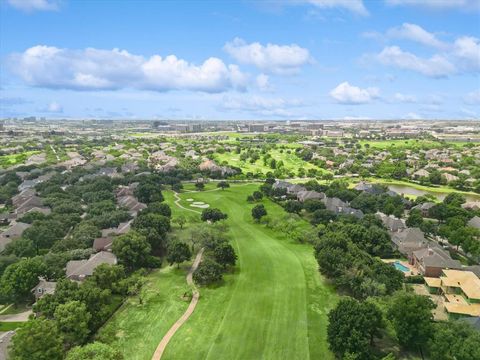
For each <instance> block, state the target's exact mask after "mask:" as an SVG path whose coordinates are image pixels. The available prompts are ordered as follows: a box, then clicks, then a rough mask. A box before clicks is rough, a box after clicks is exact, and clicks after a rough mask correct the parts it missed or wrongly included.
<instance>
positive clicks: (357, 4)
mask: <svg viewBox="0 0 480 360" xmlns="http://www.w3.org/2000/svg"><path fill="white" fill-rule="evenodd" d="M297 2H304V3H307V4H311V5H314V6H315V7H317V8H320V9H332V8H342V9H345V10H348V11H351V12H353V13H355V14H357V15H361V16H368V10H367V8H366V7H365V5H364V4H363V1H362V0H304V1H301V0H300V1H297Z"/></svg>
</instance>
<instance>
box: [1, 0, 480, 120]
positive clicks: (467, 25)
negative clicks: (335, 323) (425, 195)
mask: <svg viewBox="0 0 480 360" xmlns="http://www.w3.org/2000/svg"><path fill="white" fill-rule="evenodd" d="M0 12H1V13H0V61H1V63H0V65H1V67H0V117H23V116H28V115H36V116H45V117H47V118H83V117H88V118H125V119H135V118H138V119H145V118H156V119H157V118H158V119H356V118H369V119H400V118H401V119H417V118H418V119H436V118H442V119H444V118H454V119H478V118H479V117H480V0H375V1H367V0H364V1H362V0H305V1H304V0H282V1H233V0H232V1H200V0H198V1H193V0H192V1H153V0H150V1H142V0H140V1H133V0H130V1H128V0H116V1H115V0H100V1H93V0H83V1H80V0H0Z"/></svg>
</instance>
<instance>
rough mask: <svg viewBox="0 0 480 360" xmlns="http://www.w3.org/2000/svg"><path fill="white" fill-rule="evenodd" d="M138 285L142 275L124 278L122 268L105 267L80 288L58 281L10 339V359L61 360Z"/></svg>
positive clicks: (80, 351)
mask: <svg viewBox="0 0 480 360" xmlns="http://www.w3.org/2000/svg"><path fill="white" fill-rule="evenodd" d="M142 282H143V276H142V273H135V274H133V275H130V276H127V272H126V270H125V268H124V267H123V266H121V265H113V266H112V265H106V264H103V265H100V266H98V267H97V268H96V269H95V271H94V273H93V275H92V276H91V277H90V278H88V279H87V280H86V281H85V282H83V283H81V284H79V283H76V282H72V281H70V280H68V279H62V280H60V281H58V283H57V287H56V289H55V293H54V294H52V295H50V294H47V295H45V296H43V297H42V298H41V299H39V300H38V301H37V303H36V304H35V305H34V309H33V310H34V312H35V313H36V314H37V318H36V319H32V320H29V321H28V322H27V323H26V324H25V325H24V326H23V327H21V328H20V329H19V330H18V331H17V334H16V335H15V336H14V337H13V343H12V344H13V345H12V352H11V354H12V358H14V359H31V358H35V359H45V360H47V359H53V360H55V359H64V357H65V352H66V351H68V350H69V349H71V348H73V347H75V346H80V345H83V344H85V343H86V342H87V341H88V340H89V338H90V337H91V335H92V334H94V333H95V332H96V331H97V329H98V328H99V327H100V326H101V325H102V324H103V323H104V322H105V321H106V320H107V319H108V318H109V317H110V316H111V314H112V313H113V312H114V311H115V310H116V308H117V307H118V306H119V305H120V304H121V301H122V298H123V297H124V296H126V295H129V294H130V295H133V294H137V289H138V288H139V286H140V284H141V283H142ZM92 346H93V345H87V347H86V349H83V348H78V349H76V350H74V351H73V352H72V355H71V356H70V355H68V356H67V359H78V358H80V357H79V356H80V355H79V354H87V353H88V351H87V350H88V349H91V348H92ZM93 347H94V348H96V347H102V351H104V352H105V353H106V354H114V355H115V357H114V358H117V359H121V355H119V354H118V353H117V352H116V351H114V350H113V349H111V348H109V347H108V346H107V345H104V346H103V345H95V346H93ZM88 358H89V357H85V359H88ZM106 358H108V357H106Z"/></svg>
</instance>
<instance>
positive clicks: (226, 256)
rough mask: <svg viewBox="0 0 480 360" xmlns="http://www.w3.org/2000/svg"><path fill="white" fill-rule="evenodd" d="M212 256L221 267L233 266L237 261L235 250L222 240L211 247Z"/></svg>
mask: <svg viewBox="0 0 480 360" xmlns="http://www.w3.org/2000/svg"><path fill="white" fill-rule="evenodd" d="M213 258H214V259H215V261H216V262H217V263H219V264H220V265H222V266H223V267H226V266H227V265H230V266H234V265H235V262H236V261H237V255H236V254H235V250H234V249H233V247H232V245H230V244H228V243H227V242H222V243H220V244H218V245H217V246H216V247H215V248H214V249H213Z"/></svg>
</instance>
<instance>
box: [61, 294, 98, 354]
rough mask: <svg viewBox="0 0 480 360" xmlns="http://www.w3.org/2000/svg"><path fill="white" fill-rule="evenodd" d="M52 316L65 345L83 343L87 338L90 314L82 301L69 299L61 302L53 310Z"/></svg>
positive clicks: (70, 345)
mask: <svg viewBox="0 0 480 360" xmlns="http://www.w3.org/2000/svg"><path fill="white" fill-rule="evenodd" d="M54 318H55V322H56V323H57V327H58V329H59V330H60V332H61V333H62V334H63V337H64V339H65V343H66V344H67V347H69V348H70V347H72V346H74V345H80V344H83V343H84V342H85V341H86V340H87V338H88V335H89V333H90V331H89V329H88V324H89V321H90V318H91V315H90V313H89V312H88V311H87V308H86V306H85V304H84V303H81V302H80V301H69V302H67V303H65V304H61V305H59V306H58V307H57V309H56V310H55V315H54Z"/></svg>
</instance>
